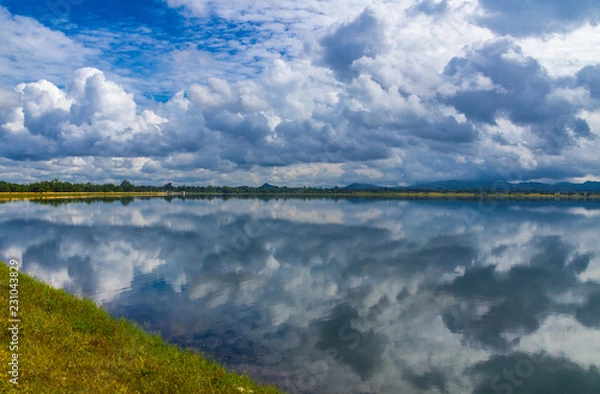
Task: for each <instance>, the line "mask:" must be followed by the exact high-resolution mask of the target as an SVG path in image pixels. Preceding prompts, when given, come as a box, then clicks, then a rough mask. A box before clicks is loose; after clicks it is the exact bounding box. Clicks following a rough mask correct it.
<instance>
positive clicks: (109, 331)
mask: <svg viewBox="0 0 600 394" xmlns="http://www.w3.org/2000/svg"><path fill="white" fill-rule="evenodd" d="M18 290H19V298H18V300H19V318H20V319H21V323H20V327H19V344H18V346H19V349H18V350H19V358H18V359H19V380H18V382H19V385H18V390H15V391H19V392H25V393H235V394H240V393H255V394H271V393H273V394H276V393H279V391H278V390H276V389H275V388H273V387H265V386H259V385H257V384H256V383H254V382H252V381H251V380H250V379H249V378H248V377H247V376H245V375H242V376H240V375H237V374H232V373H228V372H227V371H226V370H225V369H224V368H223V367H221V366H220V365H218V364H217V363H216V362H213V361H209V360H207V359H206V358H204V357H202V356H201V355H200V354H199V353H197V352H191V351H187V350H182V349H180V348H178V347H176V346H174V345H168V344H166V343H165V342H164V341H163V340H162V339H161V338H160V337H158V336H155V335H151V334H148V333H146V332H144V331H143V330H141V329H140V328H139V327H136V326H135V324H132V323H130V322H128V321H126V320H123V319H121V320H116V319H113V318H111V317H110V316H109V315H108V313H106V312H105V311H104V310H102V309H100V308H98V307H97V306H96V305H95V304H94V303H93V302H92V301H90V300H85V299H84V300H82V299H78V298H77V297H75V296H73V295H70V294H67V293H66V292H65V291H63V290H56V289H54V288H52V287H50V286H48V285H46V284H44V283H41V282H39V281H38V280H36V279H33V278H31V277H30V276H28V275H26V274H23V273H20V274H19V282H18ZM0 292H1V295H0V300H1V301H2V307H1V310H2V314H3V316H5V318H4V319H3V320H4V322H5V326H10V324H9V323H8V319H9V300H8V299H9V268H8V266H7V265H5V264H4V263H0ZM0 336H1V338H2V340H1V342H2V347H1V349H0V354H1V359H2V365H4V367H3V371H2V376H3V378H2V379H1V380H0V392H2V393H4V392H11V391H13V390H14V389H15V387H14V386H13V384H12V383H10V382H9V379H10V375H8V362H9V360H10V359H11V355H12V352H11V351H10V350H9V342H11V333H10V332H9V331H8V330H7V329H6V328H4V329H3V330H2V334H0Z"/></svg>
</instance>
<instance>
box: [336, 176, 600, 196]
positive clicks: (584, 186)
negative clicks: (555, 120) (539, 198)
mask: <svg viewBox="0 0 600 394" xmlns="http://www.w3.org/2000/svg"><path fill="white" fill-rule="evenodd" d="M345 189H349V190H381V189H393V190H431V191H498V192H504V191H506V192H509V191H513V192H539V193H552V192H563V193H565V192H566V193H569V192H576V193H585V192H589V193H599V192H600V182H592V181H587V182H585V183H569V182H560V183H556V184H547V183H541V182H521V183H508V182H506V181H459V180H455V179H453V180H448V181H436V182H429V183H418V184H414V185H410V186H397V187H393V188H389V187H385V186H378V185H371V184H365V183H352V184H350V185H348V186H346V187H345Z"/></svg>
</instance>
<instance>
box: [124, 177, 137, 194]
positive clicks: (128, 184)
mask: <svg viewBox="0 0 600 394" xmlns="http://www.w3.org/2000/svg"><path fill="white" fill-rule="evenodd" d="M121 188H122V189H123V191H124V192H133V191H135V186H133V184H132V183H131V182H129V181H128V180H127V179H125V180H124V181H123V182H121Z"/></svg>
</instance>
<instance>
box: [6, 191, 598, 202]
mask: <svg viewBox="0 0 600 394" xmlns="http://www.w3.org/2000/svg"><path fill="white" fill-rule="evenodd" d="M127 197H164V198H194V197H218V198H237V197H239V198H279V197H281V198H289V199H294V198H299V199H308V198H331V199H351V198H369V199H370V198H372V199H398V200H419V199H422V200H470V201H473V200H512V201H518V200H544V201H548V200H569V201H600V193H565V192H548V193H541V192H512V193H493V192H474V191H464V192H462V191H382V192H378V191H352V192H344V191H339V192H330V191H323V192H311V193H303V192H285V191H280V192H260V193H257V192H233V193H222V192H221V193H220V192H186V193H185V194H182V193H181V192H26V193H23V192H0V202H1V201H10V200H54V199H86V198H127Z"/></svg>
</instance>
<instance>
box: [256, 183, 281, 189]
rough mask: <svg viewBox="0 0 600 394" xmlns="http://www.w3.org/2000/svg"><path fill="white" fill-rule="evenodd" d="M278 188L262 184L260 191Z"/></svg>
mask: <svg viewBox="0 0 600 394" xmlns="http://www.w3.org/2000/svg"><path fill="white" fill-rule="evenodd" d="M277 188H278V187H277V186H273V185H270V184H268V183H263V184H262V185H261V186H260V187H259V189H277Z"/></svg>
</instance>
